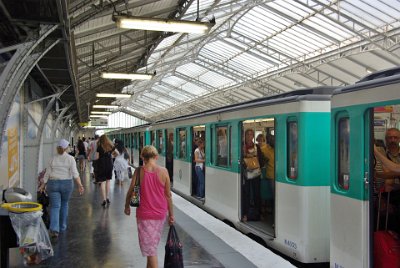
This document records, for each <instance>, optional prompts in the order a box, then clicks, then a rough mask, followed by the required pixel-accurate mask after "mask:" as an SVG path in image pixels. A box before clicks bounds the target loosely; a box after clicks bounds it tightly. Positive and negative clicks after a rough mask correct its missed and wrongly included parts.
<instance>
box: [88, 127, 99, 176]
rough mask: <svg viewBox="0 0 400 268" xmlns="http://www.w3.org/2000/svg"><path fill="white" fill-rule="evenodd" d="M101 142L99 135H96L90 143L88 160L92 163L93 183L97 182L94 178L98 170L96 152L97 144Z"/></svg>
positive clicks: (91, 174)
mask: <svg viewBox="0 0 400 268" xmlns="http://www.w3.org/2000/svg"><path fill="white" fill-rule="evenodd" d="M98 141H99V135H94V139H93V140H92V141H91V142H90V144H89V148H88V152H87V153H88V160H89V161H90V176H91V177H92V179H93V182H96V178H95V176H94V174H95V169H96V161H97V158H96V152H97V143H98Z"/></svg>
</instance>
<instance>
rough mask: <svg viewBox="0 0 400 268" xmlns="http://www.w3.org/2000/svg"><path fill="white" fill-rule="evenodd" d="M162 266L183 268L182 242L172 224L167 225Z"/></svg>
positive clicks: (165, 267)
mask: <svg viewBox="0 0 400 268" xmlns="http://www.w3.org/2000/svg"><path fill="white" fill-rule="evenodd" d="M164 268H183V256H182V244H181V242H180V241H179V237H178V234H177V232H176V230H175V227H174V226H173V225H171V226H170V227H169V232H168V237H167V243H166V244H165V257H164Z"/></svg>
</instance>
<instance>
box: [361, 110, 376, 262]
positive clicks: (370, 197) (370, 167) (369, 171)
mask: <svg viewBox="0 0 400 268" xmlns="http://www.w3.org/2000/svg"><path fill="white" fill-rule="evenodd" d="M364 121H365V124H364V125H365V131H364V133H365V134H364V141H365V143H364V166H363V172H364V181H363V183H364V197H365V200H367V208H366V209H368V210H369V213H368V216H367V219H366V220H367V222H366V229H367V231H368V234H367V236H366V237H368V239H367V243H366V248H365V250H366V252H368V259H367V260H365V262H366V263H369V264H372V263H374V262H373V249H374V247H373V241H374V240H373V234H374V231H375V227H374V226H376V225H375V223H374V219H375V218H376V208H375V206H374V199H375V197H374V186H375V180H374V169H375V161H374V140H375V133H374V109H371V108H370V109H368V110H367V111H366V112H365V115H364Z"/></svg>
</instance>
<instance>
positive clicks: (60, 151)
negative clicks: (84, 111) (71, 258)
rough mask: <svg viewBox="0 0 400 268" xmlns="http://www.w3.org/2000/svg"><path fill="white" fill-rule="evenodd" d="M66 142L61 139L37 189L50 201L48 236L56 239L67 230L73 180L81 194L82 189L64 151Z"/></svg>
mask: <svg viewBox="0 0 400 268" xmlns="http://www.w3.org/2000/svg"><path fill="white" fill-rule="evenodd" d="M68 147H69V143H68V141H66V140H64V139H61V140H60V141H59V142H58V145H57V155H55V156H54V157H53V158H52V159H51V160H50V161H49V165H48V168H47V169H46V173H45V175H44V184H43V185H42V186H41V188H40V189H39V190H40V191H41V192H42V191H44V190H45V188H46V190H47V193H48V195H49V199H50V231H49V232H50V236H51V237H57V236H58V234H59V233H60V232H64V231H65V230H66V229H67V220H68V201H69V199H70V197H71V193H72V190H73V188H74V183H73V181H72V179H73V178H74V179H75V182H76V184H77V185H78V191H79V193H80V194H83V192H84V188H83V185H82V183H81V179H80V177H79V173H78V170H77V168H76V162H75V159H74V157H73V156H71V155H69V154H68V153H67V152H66V151H67V149H68Z"/></svg>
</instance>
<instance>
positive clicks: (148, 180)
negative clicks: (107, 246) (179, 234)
mask: <svg viewBox="0 0 400 268" xmlns="http://www.w3.org/2000/svg"><path fill="white" fill-rule="evenodd" d="M141 157H142V158H143V162H144V166H143V167H141V168H138V169H136V170H135V173H134V175H133V178H132V181H131V185H130V187H129V190H128V193H127V195H126V201H125V210H124V212H125V214H126V215H128V216H129V215H130V214H131V208H130V207H129V202H130V199H131V195H132V192H133V188H134V186H135V183H136V180H137V179H138V178H140V206H139V207H138V208H137V209H136V222H137V228H138V236H139V246H140V250H141V252H142V255H143V256H147V267H148V268H156V267H158V260H157V246H158V244H159V242H160V238H161V234H162V230H163V226H164V223H165V220H166V216H167V211H168V223H169V224H170V225H171V224H173V223H174V221H175V219H174V211H173V206H172V196H171V191H170V180H169V176H168V171H167V169H166V168H164V167H160V166H158V165H157V159H158V152H157V149H156V148H155V147H154V146H151V145H148V146H145V147H144V148H143V150H142V154H141ZM138 171H139V172H138ZM139 173H140V175H139Z"/></svg>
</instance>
